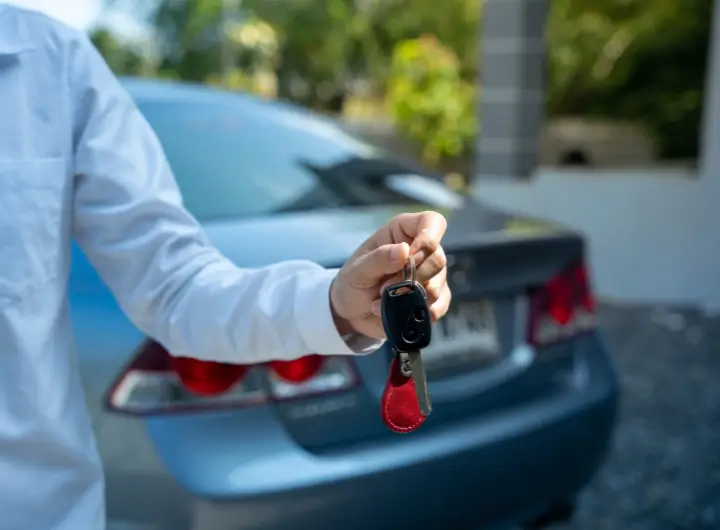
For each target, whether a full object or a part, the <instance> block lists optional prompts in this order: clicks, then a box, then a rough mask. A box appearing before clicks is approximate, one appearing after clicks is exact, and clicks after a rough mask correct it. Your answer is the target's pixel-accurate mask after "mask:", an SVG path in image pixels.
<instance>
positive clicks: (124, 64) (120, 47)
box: [90, 28, 150, 75]
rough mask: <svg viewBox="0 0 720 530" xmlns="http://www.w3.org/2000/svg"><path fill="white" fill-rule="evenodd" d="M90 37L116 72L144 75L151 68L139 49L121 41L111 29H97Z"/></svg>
mask: <svg viewBox="0 0 720 530" xmlns="http://www.w3.org/2000/svg"><path fill="white" fill-rule="evenodd" d="M90 39H91V40H92V42H93V44H94V45H95V47H96V48H97V49H98V51H99V52H100V53H101V54H102V56H103V57H104V58H105V61H107V63H108V65H109V66H110V68H112V69H113V71H114V72H119V73H122V74H124V75H142V74H144V73H147V72H148V70H149V69H150V68H149V67H150V65H149V63H148V61H147V60H146V58H145V57H143V55H142V54H141V53H140V52H139V51H137V50H135V49H134V48H132V47H130V46H128V45H126V44H124V43H122V42H120V41H119V40H118V39H117V38H116V37H115V36H114V35H113V34H112V33H111V32H110V31H108V30H106V29H104V28H99V29H96V30H95V31H93V33H92V34H91V35H90Z"/></svg>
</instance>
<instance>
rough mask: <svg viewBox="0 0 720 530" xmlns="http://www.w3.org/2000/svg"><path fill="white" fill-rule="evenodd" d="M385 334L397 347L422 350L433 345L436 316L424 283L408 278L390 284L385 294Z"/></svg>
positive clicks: (382, 302)
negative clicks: (430, 305) (433, 322)
mask: <svg viewBox="0 0 720 530" xmlns="http://www.w3.org/2000/svg"><path fill="white" fill-rule="evenodd" d="M381 304H382V305H381V307H382V311H381V313H382V322H383V328H385V335H386V336H387V338H388V341H389V342H390V344H391V345H392V346H393V348H394V349H395V350H396V351H399V352H410V351H416V350H422V349H424V348H427V347H428V346H429V345H430V340H431V338H432V320H431V318H430V308H429V307H428V302H427V293H425V289H424V288H423V286H422V285H420V284H419V283H417V282H415V281H411V280H406V281H402V282H400V283H396V284H393V285H390V286H388V287H386V288H385V289H384V290H383V293H382V297H381Z"/></svg>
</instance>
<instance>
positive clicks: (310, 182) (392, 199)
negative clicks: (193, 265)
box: [140, 102, 452, 220]
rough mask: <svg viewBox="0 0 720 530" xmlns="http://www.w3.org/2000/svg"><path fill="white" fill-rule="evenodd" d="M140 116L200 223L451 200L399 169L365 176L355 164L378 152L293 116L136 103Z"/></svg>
mask: <svg viewBox="0 0 720 530" xmlns="http://www.w3.org/2000/svg"><path fill="white" fill-rule="evenodd" d="M258 108H262V107H260V105H258ZM140 109H141V111H142V112H143V114H144V115H145V117H146V118H147V120H148V121H149V123H150V125H151V126H152V127H153V129H154V130H155V132H156V134H157V135H158V137H159V138H160V141H161V143H162V145H163V148H164V150H165V153H166V155H167V157H168V160H169V162H170V165H171V166H172V169H173V172H174V173H175V177H176V179H177V181H178V184H179V186H180V188H181V190H182V193H183V198H184V201H185V205H186V207H187V208H188V209H189V210H190V211H191V212H192V213H193V215H195V216H196V217H197V218H198V219H201V220H207V219H214V218H226V217H244V216H255V215H263V214H268V213H273V212H281V211H292V210H309V209H316V208H322V207H329V206H356V205H367V204H378V203H380V204H382V203H385V204H387V203H407V202H415V203H426V202H427V199H429V198H433V197H437V196H439V195H438V191H439V190H438V189H435V188H436V187H439V188H440V189H441V190H444V192H445V193H446V194H448V193H450V194H451V195H452V192H450V191H449V189H448V188H446V187H444V186H443V185H441V184H439V183H436V182H433V181H430V180H429V179H426V178H424V177H420V176H418V175H416V174H413V175H412V178H411V179H410V180H409V181H407V180H406V181H402V179H403V174H404V173H409V172H408V171H403V168H402V167H393V166H392V165H390V166H387V167H386V166H382V164H381V166H382V169H381V170H378V169H377V168H375V169H374V170H373V171H372V172H366V171H364V166H363V165H362V164H360V165H358V164H357V163H354V162H357V161H361V162H363V161H372V160H373V158H378V159H379V158H380V157H381V153H380V152H379V151H377V150H376V149H374V148H373V147H371V146H369V145H367V144H364V143H362V142H360V141H358V140H355V139H354V138H351V137H349V136H347V135H344V134H343V133H341V132H340V130H339V129H333V128H328V127H326V126H325V125H324V122H321V121H320V120H318V121H317V122H316V121H315V120H312V119H307V118H304V117H301V116H299V117H298V118H297V120H296V119H295V118H294V117H293V115H292V114H288V117H286V118H285V117H283V118H282V119H278V114H279V113H274V114H272V115H270V114H269V118H268V119H267V120H265V119H263V117H262V116H260V117H253V119H252V120H249V119H248V118H247V117H246V116H244V114H243V111H242V110H241V109H236V108H235V107H232V106H226V105H222V106H221V105H215V104H206V103H187V102H183V103H152V104H144V105H143V104H140ZM298 120H299V121H298ZM307 131H309V133H308V132H307ZM364 173H367V175H365V174H364ZM383 173H384V174H383ZM366 177H367V178H366ZM387 177H393V178H392V179H387ZM398 179H399V180H398ZM413 179H420V180H422V181H423V182H422V183H417V182H415V183H413ZM350 180H352V183H350ZM428 187H430V189H428Z"/></svg>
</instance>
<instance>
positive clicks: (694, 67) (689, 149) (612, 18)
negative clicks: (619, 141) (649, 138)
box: [547, 0, 712, 157]
mask: <svg viewBox="0 0 720 530" xmlns="http://www.w3.org/2000/svg"><path fill="white" fill-rule="evenodd" d="M711 18H712V0H653V2H652V3H651V4H648V2H647V1H645V0H603V1H597V0H594V1H593V0H553V3H552V7H551V10H550V16H549V20H548V31H547V35H548V46H549V50H550V68H551V83H550V93H549V101H548V110H549V113H550V115H551V116H554V115H563V114H564V115H585V116H587V115H591V116H606V117H611V118H622V119H631V120H634V121H638V122H640V123H642V124H644V125H645V126H646V127H647V128H648V130H649V131H650V132H651V133H652V134H653V135H654V136H655V139H656V140H657V143H658V147H659V154H660V155H662V156H665V157H692V156H696V155H697V152H698V138H699V137H698V129H699V126H700V118H701V114H702V103H703V89H704V83H705V71H706V62H707V49H708V41H709V38H710V20H711Z"/></svg>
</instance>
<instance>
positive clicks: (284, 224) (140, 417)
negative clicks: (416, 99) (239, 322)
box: [70, 79, 618, 530]
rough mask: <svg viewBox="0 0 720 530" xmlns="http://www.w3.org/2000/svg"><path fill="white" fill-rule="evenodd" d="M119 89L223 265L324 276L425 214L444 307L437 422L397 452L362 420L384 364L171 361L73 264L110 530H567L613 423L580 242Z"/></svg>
mask: <svg viewBox="0 0 720 530" xmlns="http://www.w3.org/2000/svg"><path fill="white" fill-rule="evenodd" d="M123 82H124V83H125V86H126V87H127V89H128V91H129V92H130V93H131V95H132V96H133V97H134V99H135V101H136V102H137V104H138V106H139V108H140V109H141V111H142V112H143V114H144V115H145V117H146V118H147V120H148V121H149V123H150V124H151V125H152V126H153V128H154V129H155V131H156V133H157V135H158V137H159V138H160V140H161V142H162V145H163V147H164V149H165V151H166V153H167V156H168V158H169V160H170V163H171V165H172V167H173V169H174V171H175V174H176V177H177V180H178V182H179V184H180V187H181V188H182V191H183V193H184V198H185V201H186V206H187V208H188V209H189V210H190V211H192V212H193V213H194V215H195V216H196V217H197V218H198V219H199V220H200V221H201V222H202V224H203V226H204V228H205V230H206V231H207V234H208V236H209V237H210V239H211V240H212V241H213V243H214V244H215V245H217V246H218V248H220V249H221V250H222V251H223V252H224V253H225V254H226V255H227V256H228V257H229V258H230V259H232V260H233V261H234V262H235V263H237V264H238V265H240V266H243V267H258V266H263V265H267V264H270V263H273V262H277V261H280V260H287V259H295V258H304V259H310V260H314V261H316V262H318V263H321V264H323V265H325V266H328V267H334V266H339V265H341V264H342V263H343V261H344V260H345V259H346V258H347V257H348V256H349V255H350V253H351V252H352V251H353V250H354V249H355V248H356V247H357V246H358V245H359V244H360V243H361V242H362V241H363V240H364V239H365V238H366V237H367V236H368V235H370V234H371V233H372V232H373V231H374V230H375V229H377V228H378V227H379V226H381V225H382V224H384V223H385V222H386V221H387V220H388V219H390V218H391V217H393V216H394V215H396V214H398V213H400V212H404V211H414V210H424V209H435V210H437V211H441V212H443V213H444V214H445V215H446V216H447V218H448V220H449V229H448V235H447V238H446V249H447V254H448V265H449V281H450V284H451V287H452V289H453V302H452V305H451V309H450V312H449V314H448V315H447V317H446V318H445V319H444V320H442V321H441V322H439V323H437V324H436V325H435V329H434V330H433V342H432V344H431V346H430V347H429V348H428V349H426V350H425V351H424V352H423V359H424V362H425V367H426V370H427V373H428V379H429V386H430V393H431V396H432V400H433V405H434V412H433V414H432V415H431V416H430V417H429V419H428V420H427V422H425V424H424V425H423V426H422V427H421V428H420V429H419V430H418V431H416V432H414V433H412V434H405V435H398V434H394V433H392V432H390V431H389V430H388V429H387V428H386V427H385V425H384V424H383V423H382V421H381V416H380V398H381V394H382V391H383V387H384V385H385V381H386V378H387V374H388V366H389V363H390V359H391V353H390V351H388V350H387V349H386V348H384V349H382V350H381V351H379V352H377V353H376V354H373V355H370V356H363V357H358V358H350V357H328V358H320V357H318V356H315V355H313V352H308V355H307V357H304V358H302V359H299V360H297V361H293V362H280V363H278V362H275V363H270V364H267V365H258V366H229V365H228V366H222V365H218V364H216V363H203V362H197V361H190V360H184V361H181V362H177V361H175V362H173V360H172V358H171V357H170V355H169V353H168V352H167V351H165V350H164V349H163V347H162V346H161V345H159V344H157V343H156V342H154V341H153V340H152V339H151V338H148V337H146V336H144V335H143V334H142V333H141V332H140V331H138V329H136V328H135V327H134V326H133V325H132V324H131V323H130V322H129V321H128V319H127V318H126V317H125V316H124V315H123V314H122V312H121V311H120V309H119V307H118V305H117V304H116V302H115V300H114V299H113V297H112V295H111V294H110V292H109V291H108V289H107V288H106V287H105V286H104V285H103V284H102V282H101V280H100V279H99V277H98V276H97V274H96V273H95V271H94V270H93V269H92V267H91V266H90V265H89V263H88V261H87V260H86V258H85V257H84V256H83V255H82V253H81V252H80V251H79V249H78V248H77V247H74V248H73V257H72V259H73V262H72V273H71V278H70V301H71V308H72V318H73V322H74V327H75V333H76V347H77V352H78V362H79V366H80V369H81V373H82V377H83V384H84V386H85V392H86V396H87V401H88V406H89V407H90V410H91V412H92V417H93V422H94V427H95V432H96V434H97V440H98V444H99V450H100V453H101V456H102V459H103V462H104V468H105V474H106V481H107V509H108V518H109V530H115V529H117V530H120V529H122V530H249V529H263V530H298V529H305V528H307V529H313V530H338V529H343V530H348V529H369V528H374V529H385V528H387V529H390V528H393V529H395V528H397V527H398V526H399V525H401V526H406V527H408V528H422V529H442V530H448V529H468V530H470V529H473V530H474V529H481V528H488V527H493V528H494V527H496V526H503V525H507V526H512V525H516V524H521V525H526V526H528V527H535V528H541V527H543V526H544V525H549V524H552V523H555V522H558V521H561V520H566V519H568V518H569V517H570V516H571V514H572V510H573V507H574V505H575V500H576V497H577V495H578V492H580V491H581V489H582V488H583V487H584V486H585V485H586V484H587V483H588V481H589V480H590V479H591V478H592V477H593V476H594V474H595V473H596V471H597V470H598V468H599V467H600V466H601V464H602V462H603V460H604V457H605V455H606V453H607V451H608V446H609V441H610V439H611V434H612V432H613V428H614V425H615V423H616V411H617V405H618V382H617V378H616V374H615V372H614V370H613V367H612V363H611V360H610V355H609V353H608V351H607V349H606V346H605V344H604V343H603V341H602V338H601V336H600V335H599V333H598V331H597V330H596V328H595V319H594V316H595V303H594V300H593V295H592V291H591V282H590V281H589V277H588V276H589V273H588V270H587V269H586V266H585V259H584V258H585V245H584V242H583V239H582V238H581V237H580V236H579V235H578V234H576V233H574V232H572V231H569V230H566V229H563V228H562V227H556V226H553V225H550V224H548V223H544V222H541V221H536V220H532V219H523V218H517V217H514V216H512V215H508V214H505V213H503V212H499V211H495V210H492V209H490V208H487V207H485V206H482V205H480V204H476V203H466V201H465V200H464V199H463V198H462V197H461V196H459V195H458V194H456V193H455V192H453V191H452V190H450V189H449V188H447V187H445V186H444V185H443V184H442V183H441V182H440V181H438V180H437V179H435V178H433V176H432V175H429V174H427V172H425V171H424V170H423V169H422V168H419V167H416V166H415V165H414V164H412V163H408V162H407V161H405V160H402V159H399V158H396V157H395V156H393V155H392V154H391V153H386V152H384V151H382V150H381V149H378V148H376V147H373V146H370V145H367V144H366V143H364V142H362V141H360V140H358V139H356V138H354V137H352V136H351V135H348V134H346V133H344V132H343V130H342V129H341V127H339V126H338V125H337V124H336V123H335V122H334V121H332V120H329V119H325V118H322V117H320V116H317V115H315V114H312V113H310V112H307V111H304V110H301V109H298V108H295V107H292V106H289V105H284V104H282V103H278V102H268V101H263V100H260V99H256V98H254V97H251V96H248V95H242V94H237V93H229V92H224V91H221V90H217V89H211V88H208V87H204V86H195V85H185V84H176V83H169V82H163V81H156V80H140V79H125V80H124V81H123ZM248 303H252V301H248Z"/></svg>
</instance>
